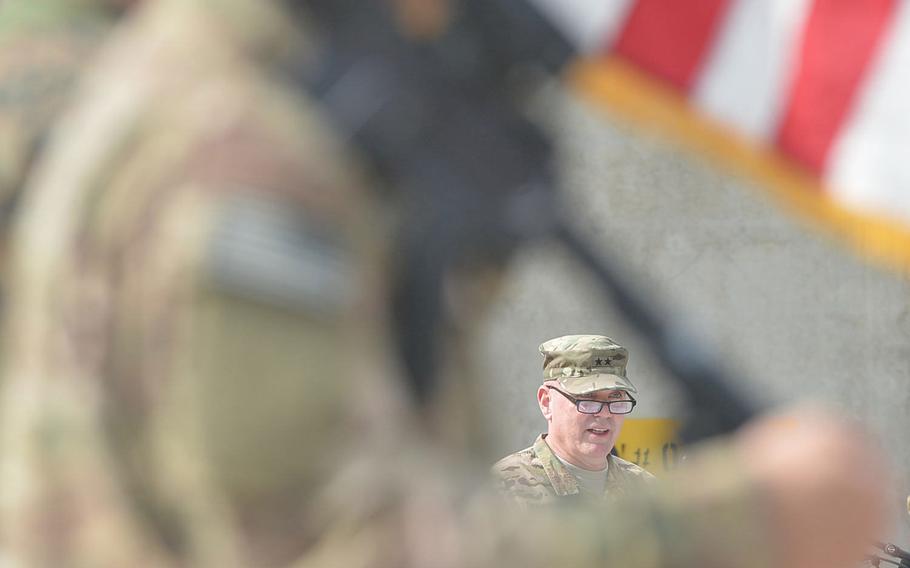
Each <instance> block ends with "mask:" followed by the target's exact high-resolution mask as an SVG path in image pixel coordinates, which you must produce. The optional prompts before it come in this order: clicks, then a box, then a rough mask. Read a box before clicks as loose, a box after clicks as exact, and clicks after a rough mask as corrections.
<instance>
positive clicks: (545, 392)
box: [537, 385, 552, 422]
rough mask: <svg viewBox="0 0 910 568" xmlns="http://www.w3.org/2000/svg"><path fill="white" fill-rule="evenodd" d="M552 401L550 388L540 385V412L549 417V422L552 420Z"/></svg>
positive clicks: (538, 393) (538, 390) (538, 391)
mask: <svg viewBox="0 0 910 568" xmlns="http://www.w3.org/2000/svg"><path fill="white" fill-rule="evenodd" d="M550 402H552V401H551V399H550V389H548V388H547V387H546V386H545V385H540V387H539V388H538V389H537V405H538V406H539V407H540V413H541V414H543V417H544V418H546V419H547V422H549V421H550V416H552V410H551V409H550Z"/></svg>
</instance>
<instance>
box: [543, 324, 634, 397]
mask: <svg viewBox="0 0 910 568" xmlns="http://www.w3.org/2000/svg"><path fill="white" fill-rule="evenodd" d="M540 353H541V355H543V380H544V381H550V380H555V381H559V384H560V385H562V387H563V389H565V390H566V392H569V393H571V394H576V395H578V394H588V393H592V392H596V391H600V390H624V391H626V392H629V393H637V392H638V391H637V390H636V389H635V386H634V385H632V382H631V381H629V379H628V378H627V377H626V364H627V363H628V362H629V352H628V350H626V348H625V347H623V346H621V345H619V344H618V343H616V342H615V341H613V340H612V339H610V338H609V337H607V336H605V335H564V336H562V337H556V338H553V339H551V340H549V341H545V342H543V343H541V344H540Z"/></svg>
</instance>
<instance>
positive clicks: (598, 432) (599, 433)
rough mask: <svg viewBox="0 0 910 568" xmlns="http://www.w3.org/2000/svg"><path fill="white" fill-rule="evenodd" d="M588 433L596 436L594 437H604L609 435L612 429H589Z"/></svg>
mask: <svg viewBox="0 0 910 568" xmlns="http://www.w3.org/2000/svg"><path fill="white" fill-rule="evenodd" d="M588 432H591V433H592V434H594V435H596V436H603V435H606V434H609V433H610V429H609V428H603V429H601V428H588Z"/></svg>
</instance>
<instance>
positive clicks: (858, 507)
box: [735, 408, 890, 568]
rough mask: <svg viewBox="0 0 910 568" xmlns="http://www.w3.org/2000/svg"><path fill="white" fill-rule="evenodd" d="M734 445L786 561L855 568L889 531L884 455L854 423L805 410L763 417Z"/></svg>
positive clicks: (798, 566)
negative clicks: (872, 544) (758, 491)
mask: <svg viewBox="0 0 910 568" xmlns="http://www.w3.org/2000/svg"><path fill="white" fill-rule="evenodd" d="M735 444H736V448H737V451H739V452H740V453H741V459H742V461H743V463H744V464H745V466H746V469H747V471H748V472H749V473H750V474H751V475H752V476H753V478H754V480H755V482H756V483H757V484H758V486H759V489H760V491H762V492H763V496H764V499H765V502H766V505H767V508H766V511H767V513H768V516H769V518H768V521H769V523H770V531H771V532H770V535H771V537H772V539H773V540H774V542H775V544H776V545H777V548H778V553H779V558H780V559H781V560H782V561H783V564H782V566H784V567H786V568H837V567H852V566H858V565H859V564H860V562H861V560H862V558H863V556H864V553H865V552H866V551H867V550H868V548H869V544H870V543H871V542H872V541H874V540H880V539H881V536H882V535H883V534H884V533H885V530H886V518H887V514H886V513H887V495H889V492H890V486H889V484H890V478H889V474H888V471H887V468H886V466H885V460H884V457H883V456H882V455H881V453H880V452H878V451H876V450H875V449H874V442H872V440H871V439H870V438H869V437H867V436H866V435H865V434H864V433H863V432H862V430H861V428H860V427H859V426H858V425H856V424H855V423H853V422H852V421H850V420H847V419H845V418H843V417H840V416H836V415H834V414H832V413H830V412H825V411H822V410H819V409H816V408H801V409H797V410H793V411H789V412H787V413H786V414H780V415H775V416H768V417H764V418H761V419H758V420H757V421H756V422H754V423H753V424H751V425H749V426H747V427H746V428H745V429H744V430H743V431H742V432H741V433H740V434H739V435H738V436H737V439H736V442H735Z"/></svg>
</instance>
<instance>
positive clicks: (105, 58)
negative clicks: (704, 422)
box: [0, 0, 772, 568]
mask: <svg viewBox="0 0 910 568" xmlns="http://www.w3.org/2000/svg"><path fill="white" fill-rule="evenodd" d="M301 54H303V55H306V54H307V42H306V37H305V36H302V35H301V34H300V33H299V31H298V29H297V28H296V27H295V26H291V25H290V20H289V19H287V18H285V17H283V14H282V13H281V12H280V11H279V10H278V9H277V8H276V6H275V5H273V4H272V3H269V2H266V1H264V0H158V1H156V2H153V3H149V4H146V5H144V6H143V8H142V9H141V10H140V11H139V12H138V13H136V14H135V15H134V17H133V18H131V19H130V21H129V22H127V23H125V24H124V25H123V27H122V29H120V30H118V32H117V34H116V36H115V37H114V38H113V39H112V41H111V43H109V44H108V45H107V46H106V47H105V48H104V50H103V51H102V52H101V53H100V55H99V59H98V61H97V62H96V64H95V65H94V66H93V68H92V70H91V71H90V72H89V73H88V74H87V75H86V76H85V83H84V86H85V89H84V92H83V94H82V95H81V96H80V100H79V101H78V104H77V105H76V106H75V107H74V108H73V109H71V111H69V112H68V113H67V114H66V117H65V119H63V120H62V121H61V122H60V123H59V125H58V128H59V130H57V131H56V135H55V140H54V144H53V146H52V147H51V148H50V149H49V151H48V152H46V153H45V154H43V155H42V158H41V160H40V162H39V163H37V164H36V165H35V166H34V168H33V170H32V171H31V172H30V174H29V179H28V183H27V185H26V191H25V199H24V201H23V205H22V210H21V212H20V213H19V214H18V218H17V223H16V231H15V245H16V246H15V250H14V253H15V254H14V257H13V263H12V273H11V276H12V277H11V280H10V282H11V287H10V297H11V301H10V304H9V305H10V312H9V314H8V317H7V318H6V319H5V320H4V322H3V324H4V337H5V343H4V353H5V354H6V357H5V358H4V362H3V383H2V387H3V388H2V399H0V405H2V406H0V411H2V412H0V420H2V422H0V436H2V438H0V439H2V444H0V556H2V561H3V563H4V564H5V565H10V566H30V567H31V566H37V567H45V566H47V567H55V568H56V567H77V568H81V567H86V568H89V567H90V568H99V567H101V568H103V567H112V568H113V567H118V568H120V567H124V566H143V567H146V566H152V567H154V566H181V567H194V566H199V567H211V566H218V567H233V566H333V567H334V566H359V567H377V568H393V567H394V568H400V567H414V568H417V567H421V568H423V567H447V566H453V567H454V566H474V567H490V568H493V567H508V566H515V567H518V566H521V567H522V568H527V567H535V566H541V567H543V566H554V565H557V566H573V565H580V564H582V563H584V564H585V565H595V566H597V565H601V566H609V565H613V566H629V567H636V568H649V567H654V568H659V567H666V568H669V567H675V566H727V567H747V566H748V567H751V566H763V565H768V562H767V561H768V558H766V557H764V556H763V554H764V553H768V554H771V553H772V552H771V551H768V550H767V546H763V545H764V544H765V541H764V535H765V534H766V533H767V531H768V530H769V527H767V526H765V525H764V524H763V516H762V514H761V511H760V509H759V508H758V503H759V502H760V494H759V492H758V491H757V488H755V487H754V486H753V485H752V484H751V483H750V481H749V480H748V479H744V478H743V477H742V475H740V473H739V472H740V468H739V467H738V464H737V462H736V459H735V456H733V455H731V454H730V453H729V452H726V451H723V450H722V449H721V450H718V451H716V452H712V451H709V452H707V453H705V454H702V457H703V459H705V460H706V461H707V463H706V464H705V465H703V466H700V467H697V468H694V469H693V470H692V471H691V472H689V474H690V475H691V476H693V477H690V478H688V479H685V478H684V479H681V480H680V481H679V485H678V486H677V489H678V488H679V487H682V488H689V489H691V488H693V487H698V488H700V489H699V491H698V492H693V491H691V490H686V491H678V490H677V491H672V490H669V489H668V490H667V492H666V493H654V494H652V493H642V494H640V495H635V496H634V497H632V498H630V499H628V500H622V502H621V503H617V504H616V505H615V506H614V507H609V508H598V509H597V510H586V509H578V510H575V509H571V510H570V509H566V510H565V511H560V512H558V513H551V514H543V513H536V514H527V513H519V512H517V511H515V512H513V511H511V510H510V509H509V508H508V507H504V506H503V505H504V503H503V500H502V498H501V497H499V496H496V495H495V494H490V493H487V492H486V491H485V490H484V489H482V488H481V487H482V486H483V483H482V481H480V480H481V479H483V476H472V475H470V474H469V473H467V472H468V471H470V470H471V467H470V466H468V465H466V464H465V463H463V462H462V461H453V459H452V457H451V456H450V455H447V454H440V452H439V451H438V450H437V449H435V448H434V443H433V440H428V439H426V438H425V437H424V432H422V430H421V429H420V428H419V427H417V421H416V420H415V418H414V416H413V413H412V409H409V408H408V406H407V404H406V403H405V402H404V401H405V400H406V398H405V397H404V396H403V395H402V393H401V392H400V390H399V388H400V385H401V382H400V381H396V380H395V373H396V371H397V367H396V365H395V363H394V361H392V360H391V357H392V356H391V355H389V354H390V353H393V352H394V350H393V349H391V348H390V346H389V345H388V344H387V341H388V340H387V337H388V333H387V329H388V327H387V325H386V318H387V317H388V316H387V313H386V311H385V309H384V306H383V304H382V301H381V300H382V298H383V297H384V294H383V291H384V289H385V287H386V286H387V284H386V282H387V279H388V277H387V276H386V275H385V272H384V271H385V269H386V266H388V265H389V264H390V263H388V262H387V261H386V260H385V259H387V258H388V257H389V256H390V251H388V250H387V245H386V244H385V243H387V242H388V240H389V239H388V238H387V235H388V232H389V231H388V229H387V228H386V227H385V221H386V219H389V218H391V217H390V216H389V215H387V211H386V210H385V209H384V208H383V206H382V205H381V204H379V203H375V202H374V201H373V200H372V198H371V194H370V193H369V192H367V191H366V190H365V188H366V187H367V184H366V183H365V181H364V180H365V178H364V176H362V175H361V174H360V169H359V168H358V167H357V165H356V163H354V162H353V161H352V159H351V158H350V156H349V155H348V153H347V152H346V151H345V150H344V149H343V147H342V146H341V144H340V142H339V141H338V140H337V138H336V137H335V135H334V134H333V132H332V131H331V130H330V129H329V128H327V127H326V125H325V124H324V123H323V121H322V119H321V117H320V114H319V109H318V106H316V105H315V104H314V103H313V102H312V101H308V100H307V99H306V97H304V96H301V93H299V92H298V91H297V90H296V89H295V88H292V87H291V86H290V85H291V82H290V81H289V79H288V77H287V75H286V74H285V73H284V72H283V70H284V69H285V66H286V63H287V59H288V58H290V57H300V56H301ZM477 469H480V468H479V467H478V468H477ZM701 482H704V483H701ZM668 487H670V488H672V487H673V484H672V483H670V484H668ZM611 519H612V520H611ZM615 519H622V522H621V523H619V522H616V520H615ZM742 550H750V551H757V552H756V553H755V554H752V555H749V556H746V557H743V555H742V554H741V551H742Z"/></svg>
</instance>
